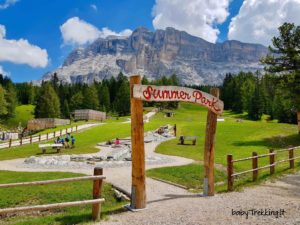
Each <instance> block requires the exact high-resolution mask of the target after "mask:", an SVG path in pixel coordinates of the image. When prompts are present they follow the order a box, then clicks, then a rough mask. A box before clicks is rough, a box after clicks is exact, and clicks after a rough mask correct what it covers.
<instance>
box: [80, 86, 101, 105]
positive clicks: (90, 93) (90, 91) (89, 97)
mask: <svg viewBox="0 0 300 225" xmlns="http://www.w3.org/2000/svg"><path fill="white" fill-rule="evenodd" d="M83 107H84V108H85V109H99V99H98V93H97V89H96V87H95V85H92V86H90V87H86V88H85V91H84V97H83Z"/></svg>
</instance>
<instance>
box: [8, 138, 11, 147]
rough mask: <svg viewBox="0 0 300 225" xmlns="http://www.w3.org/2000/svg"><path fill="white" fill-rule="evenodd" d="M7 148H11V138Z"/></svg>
mask: <svg viewBox="0 0 300 225" xmlns="http://www.w3.org/2000/svg"><path fill="white" fill-rule="evenodd" d="M8 147H9V148H10V147H11V138H10V139H9V143H8Z"/></svg>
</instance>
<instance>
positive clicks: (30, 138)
mask: <svg viewBox="0 0 300 225" xmlns="http://www.w3.org/2000/svg"><path fill="white" fill-rule="evenodd" d="M29 140H30V144H32V136H31V135H30V139H29Z"/></svg>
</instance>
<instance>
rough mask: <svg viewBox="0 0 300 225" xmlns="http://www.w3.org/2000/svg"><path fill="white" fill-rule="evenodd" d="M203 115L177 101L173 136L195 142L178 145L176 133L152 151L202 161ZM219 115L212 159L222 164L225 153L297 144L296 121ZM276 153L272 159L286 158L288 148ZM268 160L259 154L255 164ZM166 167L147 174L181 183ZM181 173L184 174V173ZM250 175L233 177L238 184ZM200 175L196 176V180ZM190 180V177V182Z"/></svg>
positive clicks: (243, 166) (240, 166)
mask: <svg viewBox="0 0 300 225" xmlns="http://www.w3.org/2000/svg"><path fill="white" fill-rule="evenodd" d="M206 116H207V110H206V109H203V108H201V107H199V106H196V105H191V104H185V103H183V104H181V105H180V108H179V109H178V110H177V111H176V114H175V117H174V118H172V122H173V123H176V124H177V136H178V137H179V136H180V135H186V136H198V140H197V144H196V145H195V146H194V145H179V141H178V137H177V139H174V140H170V141H167V142H163V143H162V144H160V145H159V146H158V147H157V149H156V152H158V153H161V154H167V155H176V156H181V157H186V158H191V159H194V160H196V161H199V160H200V161H202V160H203V156H204V155H203V152H204V141H205V126H206ZM223 116H224V118H225V122H218V124H217V133H216V145H215V162H216V163H218V164H222V165H224V166H226V163H227V161H226V156H227V154H233V157H234V159H238V158H244V157H249V156H251V155H252V152H254V151H255V152H257V153H258V154H264V153H268V152H269V149H271V148H272V149H279V148H285V147H287V146H288V145H294V146H299V145H300V136H299V135H298V131H297V126H296V125H291V124H279V123H276V122H274V121H271V122H266V121H265V120H262V121H250V120H246V119H245V116H244V115H242V114H240V115H236V114H233V113H231V112H225V113H224V114H223ZM239 118H243V119H242V122H237V119H239ZM167 119H168V118H165V120H167ZM295 155H296V156H298V155H300V151H297V152H295ZM276 157H277V158H276V160H280V159H287V157H288V152H283V153H280V154H278V155H277V156H276ZM268 162H269V158H261V159H259V163H258V164H259V166H264V165H267V164H268ZM251 165H252V164H251V161H244V162H239V163H235V164H234V171H235V172H239V171H244V170H248V169H251ZM298 165H299V164H298ZM182 168H184V167H182ZM286 168H288V164H287V163H285V164H282V165H280V166H277V168H276V171H277V172H282V171H285V170H286ZM167 170H168V171H165V169H164V168H159V169H157V170H156V171H155V173H153V172H150V173H149V175H150V176H154V177H157V178H161V179H166V180H169V181H171V182H178V183H179V184H183V183H182V181H180V180H179V181H178V180H176V178H174V176H172V177H170V176H169V174H168V173H170V171H169V170H170V168H167ZM180 170H181V168H180V167H177V168H176V170H175V172H176V171H177V175H178V176H181V172H180ZM187 170H188V171H190V172H191V174H190V175H189V176H194V177H197V176H200V175H199V174H200V173H199V171H197V172H195V170H192V169H191V170H189V169H187ZM259 173H260V177H266V176H267V174H268V173H269V171H268V170H264V171H260V172H259ZM177 175H176V176H177ZM185 176H188V175H186V174H185ZM250 176H251V173H250V174H249V175H245V176H242V177H241V178H239V179H236V180H237V181H238V183H240V184H245V183H247V182H249V177H250ZM202 178H203V177H202ZM202 178H200V182H201V179H202ZM245 179H246V180H245ZM224 181H225V180H224ZM192 183H193V182H192V181H191V184H192ZM194 188H197V186H194Z"/></svg>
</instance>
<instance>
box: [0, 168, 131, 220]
mask: <svg viewBox="0 0 300 225" xmlns="http://www.w3.org/2000/svg"><path fill="white" fill-rule="evenodd" d="M76 176H82V174H75V173H60V172H55V173H44V172H11V171H0V177H1V183H14V182H25V181H34V180H49V179H59V178H67V177H76ZM92 185H93V182H92V181H80V182H73V183H65V184H51V185H46V186H34V187H17V188H8V189H0V208H6V207H19V206H28V205H37V204H50V203H58V202H66V201H77V200H88V199H91V196H92V194H91V193H92ZM102 197H103V198H105V203H103V204H102V217H105V216H106V215H108V214H110V213H113V212H114V211H118V210H121V209H122V206H123V205H124V204H125V203H126V202H124V201H121V202H119V201H117V200H116V199H115V198H114V192H113V191H112V187H111V185H109V184H106V183H105V184H104V186H103V189H102ZM89 221H91V206H90V205H86V206H78V207H68V208H63V209H55V210H50V211H45V212H41V213H40V214H38V216H37V215H36V214H34V213H31V214H29V215H23V214H21V215H20V216H14V217H8V218H2V219H1V224H18V225H21V224H22V225H27V224H32V225H33V224H66V225H67V224H80V223H86V222H89Z"/></svg>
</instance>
